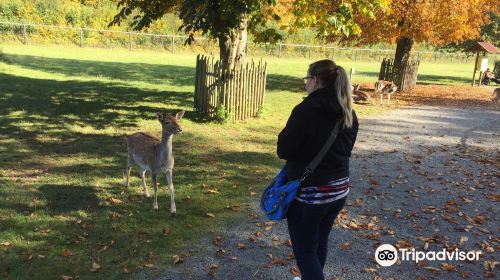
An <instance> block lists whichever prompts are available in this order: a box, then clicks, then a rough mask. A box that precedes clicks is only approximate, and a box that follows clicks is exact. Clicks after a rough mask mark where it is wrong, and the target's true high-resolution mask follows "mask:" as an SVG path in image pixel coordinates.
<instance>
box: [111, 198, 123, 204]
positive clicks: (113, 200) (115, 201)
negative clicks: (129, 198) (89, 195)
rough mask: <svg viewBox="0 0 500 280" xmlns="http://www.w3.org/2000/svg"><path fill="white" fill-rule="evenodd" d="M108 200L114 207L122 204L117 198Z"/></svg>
mask: <svg viewBox="0 0 500 280" xmlns="http://www.w3.org/2000/svg"><path fill="white" fill-rule="evenodd" d="M110 200H111V203H113V204H115V205H118V204H122V203H123V201H121V200H119V199H118V198H114V197H112V198H110Z"/></svg>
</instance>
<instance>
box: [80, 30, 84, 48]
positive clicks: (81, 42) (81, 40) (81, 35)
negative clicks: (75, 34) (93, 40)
mask: <svg viewBox="0 0 500 280" xmlns="http://www.w3.org/2000/svg"><path fill="white" fill-rule="evenodd" d="M80 48H83V28H80Z"/></svg>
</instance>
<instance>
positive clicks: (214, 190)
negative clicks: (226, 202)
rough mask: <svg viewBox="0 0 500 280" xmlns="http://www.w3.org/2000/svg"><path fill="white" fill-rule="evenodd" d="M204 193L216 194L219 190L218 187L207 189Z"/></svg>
mask: <svg viewBox="0 0 500 280" xmlns="http://www.w3.org/2000/svg"><path fill="white" fill-rule="evenodd" d="M205 193H206V194H218V193H220V192H219V190H218V189H216V188H214V189H208V190H207V191H206V192H205Z"/></svg>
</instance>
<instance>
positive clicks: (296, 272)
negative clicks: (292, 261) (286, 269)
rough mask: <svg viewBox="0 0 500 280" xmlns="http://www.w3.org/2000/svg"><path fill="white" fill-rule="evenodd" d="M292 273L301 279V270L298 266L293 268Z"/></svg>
mask: <svg viewBox="0 0 500 280" xmlns="http://www.w3.org/2000/svg"><path fill="white" fill-rule="evenodd" d="M290 272H291V273H292V274H293V275H295V276H297V277H300V270H299V269H298V268H297V267H296V266H292V268H291V269H290Z"/></svg>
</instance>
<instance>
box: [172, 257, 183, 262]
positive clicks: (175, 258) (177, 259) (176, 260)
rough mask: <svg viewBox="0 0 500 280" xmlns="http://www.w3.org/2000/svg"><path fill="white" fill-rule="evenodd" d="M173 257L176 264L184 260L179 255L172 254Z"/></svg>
mask: <svg viewBox="0 0 500 280" xmlns="http://www.w3.org/2000/svg"><path fill="white" fill-rule="evenodd" d="M172 259H174V262H173V263H174V264H178V263H182V262H183V261H184V260H183V259H182V258H181V257H180V256H179V255H174V256H172Z"/></svg>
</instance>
